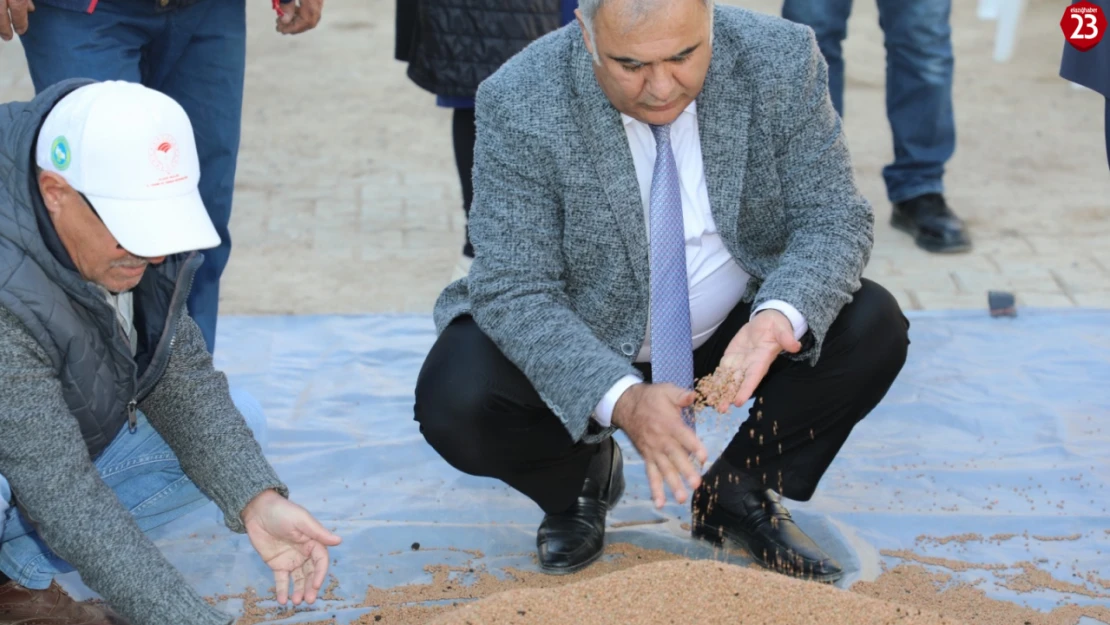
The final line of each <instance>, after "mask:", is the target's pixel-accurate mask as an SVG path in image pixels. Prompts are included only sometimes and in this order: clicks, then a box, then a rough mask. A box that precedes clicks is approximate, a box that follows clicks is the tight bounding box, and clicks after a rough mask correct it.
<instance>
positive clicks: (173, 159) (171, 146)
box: [150, 135, 178, 174]
mask: <svg viewBox="0 0 1110 625" xmlns="http://www.w3.org/2000/svg"><path fill="white" fill-rule="evenodd" d="M177 160H178V150H177V142H176V141H174V138H173V137H171V136H170V135H162V136H161V137H158V138H157V139H155V140H154V144H153V145H152V146H151V148H150V164H151V165H153V166H154V168H155V169H157V170H159V171H161V172H162V173H164V174H173V173H174V171H175V170H176V169H177Z"/></svg>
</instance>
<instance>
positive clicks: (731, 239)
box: [698, 42, 752, 256]
mask: <svg viewBox="0 0 1110 625" xmlns="http://www.w3.org/2000/svg"><path fill="white" fill-rule="evenodd" d="M722 43H723V42H717V44H716V45H715V46H714V50H713V60H712V61H711V62H710V64H709V73H708V74H707V75H706V79H705V84H704V86H703V87H702V91H701V93H700V94H699V95H698V134H699V136H700V139H701V154H702V161H703V163H704V166H705V184H706V187H707V189H708V191H709V207H710V210H711V212H712V213H713V221H714V222H715V223H716V224H717V232H718V233H720V235H721V238H722V240H723V241H724V242H725V244H726V245H727V246H728V247H729V250H730V251H731V252H732V254H733V256H736V255H737V254H738V252H739V250H738V249H736V247H737V246H738V239H739V232H740V230H739V228H740V208H741V207H740V192H741V189H742V188H743V185H744V172H745V163H746V160H747V154H748V120H749V118H750V115H751V111H750V109H751V104H752V102H751V98H750V96H749V94H748V93H747V92H746V90H745V89H743V88H738V86H737V85H736V84H733V83H735V82H736V80H737V79H736V78H735V74H734V65H735V63H736V58H735V56H733V55H730V54H729V53H728V50H730V48H729V47H728V46H726V45H721V44H722Z"/></svg>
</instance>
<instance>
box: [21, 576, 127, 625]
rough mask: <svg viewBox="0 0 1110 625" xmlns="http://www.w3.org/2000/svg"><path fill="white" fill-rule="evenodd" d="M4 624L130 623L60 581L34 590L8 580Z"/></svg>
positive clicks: (102, 624) (89, 624)
mask: <svg viewBox="0 0 1110 625" xmlns="http://www.w3.org/2000/svg"><path fill="white" fill-rule="evenodd" d="M0 625H128V624H127V621H125V620H123V619H122V618H120V617H119V616H116V614H114V613H113V612H112V611H111V610H109V609H108V608H107V607H101V606H95V605H92V604H88V603H79V602H77V601H74V600H73V598H72V597H70V596H69V595H67V594H66V593H65V591H64V590H62V587H61V586H59V585H58V583H57V582H50V588H47V589H46V590H30V589H27V588H24V587H23V586H20V585H19V584H16V583H15V582H8V583H6V584H4V585H2V586H0Z"/></svg>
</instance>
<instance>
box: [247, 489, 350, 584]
mask: <svg viewBox="0 0 1110 625" xmlns="http://www.w3.org/2000/svg"><path fill="white" fill-rule="evenodd" d="M242 517H243V524H244V525H245V526H246V528H247V536H248V537H249V538H250V541H251V545H253V546H254V549H255V551H257V552H258V555H260V556H262V560H263V561H264V562H266V565H267V566H269V567H270V568H271V569H273V571H274V586H275V588H276V589H277V601H278V603H279V604H281V605H285V602H286V601H287V600H288V598H289V581H290V576H292V581H293V605H300V603H301V601H302V600H303V601H306V602H307V603H314V602H315V601H316V593H317V592H319V591H320V587H321V586H323V585H324V579H325V578H326V577H327V574H328V546H335V545H338V544H339V543H340V540H341V539H340V538H339V537H338V536H336V535H335V534H332V533H331V532H329V531H327V530H326V529H324V527H323V526H322V525H320V522H319V521H317V520H316V519H315V518H313V516H312V515H311V514H309V513H308V511H307V510H305V509H304V508H302V507H300V506H298V505H297V504H295V503H293V502H291V501H289V500H288V499H286V498H284V497H282V496H281V495H279V494H278V493H277V492H275V491H272V490H268V491H265V492H263V493H262V494H260V495H258V496H257V497H255V498H254V499H253V500H251V502H250V503H249V504H247V507H246V508H245V509H244V510H243V514H242ZM306 583H307V586H306Z"/></svg>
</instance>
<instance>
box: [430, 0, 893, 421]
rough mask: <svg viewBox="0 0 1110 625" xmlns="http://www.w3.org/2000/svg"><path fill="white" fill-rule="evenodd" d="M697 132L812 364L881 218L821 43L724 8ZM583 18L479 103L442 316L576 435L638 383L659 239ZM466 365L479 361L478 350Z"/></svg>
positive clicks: (493, 80)
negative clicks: (472, 324)
mask: <svg viewBox="0 0 1110 625" xmlns="http://www.w3.org/2000/svg"><path fill="white" fill-rule="evenodd" d="M714 20H715V24H714V41H713V59H712V61H711V63H710V68H709V73H708V75H707V77H706V80H705V85H704V88H703V91H702V93H701V94H700V95H699V97H698V108H697V111H698V125H699V129H700V135H701V147H702V156H703V159H704V162H705V176H706V184H707V186H708V188H709V200H710V205H711V210H712V213H713V218H714V220H715V221H716V223H717V227H718V229H719V232H720V235H721V237H722V239H723V241H724V244H725V246H726V247H727V248H728V250H729V251H730V252H731V253H732V255H733V256H734V257H735V258H736V260H737V262H739V263H740V265H741V266H742V267H743V268H744V269H745V270H747V272H748V273H749V274H751V275H752V280H751V283H750V285H749V288H748V291H747V293H746V294H745V296H744V298H745V301H750V302H752V303H753V305H755V306H758V305H759V304H761V303H763V302H764V301H767V300H771V299H780V300H783V301H786V302H789V303H790V304H792V305H793V306H794V307H796V308H797V309H798V310H799V311H800V312H801V313H802V314H803V315H805V318H806V320H807V322H808V324H809V327H810V332H811V333H812V340H811V341H806V343H807V344H808V347H806V348H805V349H804V351H803V352H802V353H800V354H795V355H791V356H790V357H791V358H797V359H803V360H805V361H808V362H809V363H810V364H813V363H815V362H816V361H817V358H818V357H819V355H820V351H821V346H822V342H823V340H824V337H825V334H826V332H827V331H828V329H829V326H830V325H831V324H832V322H833V320H834V319H835V318H836V316H837V315H838V314H839V312H840V310H841V308H842V307H843V306H844V305H845V304H846V303H848V302H849V301H851V298H852V294H853V293H855V291H856V290H857V289H859V287H860V276H861V274H862V272H863V269H864V266H865V265H866V264H867V261H868V260H869V258H870V253H871V246H872V243H873V230H872V228H873V224H874V215H873V213H872V209H871V206H870V204H869V203H868V202H867V200H866V199H864V197H863V196H862V195H861V194H860V192H859V190H858V189H857V187H856V184H855V181H854V179H853V175H852V166H851V162H850V159H849V154H848V149H847V147H846V145H845V140H844V135H843V133H842V130H841V125H840V119H839V117H838V116H837V114H836V112H835V110H834V109H833V107H832V103H831V101H830V100H829V95H828V88H827V82H826V81H827V74H826V71H827V70H826V65H825V63H824V60H823V58H822V57H821V54H820V52H819V50H818V48H817V43H816V40H815V38H814V36H813V32H812V31H811V30H810V29H809V28H807V27H804V26H800V25H796V24H793V23H791V22H788V21H786V20H784V19H781V18H779V17H776V16H771V15H765V14H761V13H756V12H753V11H749V10H745V9H740V8H737V7H726V6H720V7H717V8H716V13H715V18H714ZM592 62H593V60H592V57H591V56H590V54H589V52H588V51H587V50H586V48H585V45H584V44H583V42H582V36H581V33H580V31H579V29H578V27H577V25H576V24H575V23H571V24H570V25H568V26H566V27H564V28H562V29H560V30H558V31H555V32H553V33H550V34H549V35H547V36H545V37H543V38H541V39H539V40H537V41H535V42H534V43H533V44H532V45H530V46H529V47H528V48H526V49H525V50H523V51H522V52H520V53H519V54H517V55H516V56H515V57H513V58H512V59H511V60H509V61H508V62H507V63H506V64H505V65H503V66H502V67H501V69H500V70H499V71H497V72H496V73H495V74H494V75H493V76H491V77H490V78H488V79H487V80H486V81H485V82H483V83H482V85H481V87H480V88H479V90H478V95H477V108H476V114H477V124H478V135H477V143H476V146H475V157H474V171H473V176H474V203H473V206H472V208H471V212H470V236H471V240H472V241H473V243H474V247H475V250H476V258H475V260H474V264H473V266H472V268H471V270H470V275H469V277H468V278H464V279H462V280H459V281H456V282H454V283H452V284H450V285H449V286H448V287H447V288H446V289H445V290H444V291H443V293H442V294H441V295H440V297H439V299H438V301H437V302H436V306H435V314H434V317H435V323H436V330H437V332H442V331H443V329H444V328H445V327H447V325H448V324H449V323H450V322H451V321H452V320H453V319H455V318H457V317H458V316H460V315H466V314H469V315H471V316H473V318H474V320H475V321H476V323H477V324H478V326H479V327H480V328H481V329H482V331H483V332H485V333H486V335H488V336H489V338H490V339H492V340H493V342H494V343H495V344H496V345H497V346H498V347H499V348H500V349H501V351H502V352H503V353H504V354H505V356H506V357H507V358H508V359H509V360H510V361H512V362H513V363H514V364H515V365H516V366H517V367H519V368H520V370H521V371H523V372H524V374H525V375H526V376H527V377H528V379H529V380H530V381H531V382H532V384H533V386H534V387H535V389H536V391H538V393H539V395H540V397H541V398H543V401H544V402H545V403H546V404H547V405H548V406H549V407H550V408H551V410H552V411H553V412H554V413H555V414H556V415H557V416H558V417H559V419H560V420H562V422H563V423H564V424H565V425H566V427H567V430H568V431H569V432H570V434H571V436H572V437H573V438H574V439H575V440H586V441H595V440H599V439H600V438H602V437H604V436H606V435H608V434H610V433H611V432H612V429H611V428H610V429H607V430H602V429H601V428H600V426H598V425H597V424H596V422H595V421H593V420H592V419H590V415H591V414H592V413H593V410H594V408H595V406H596V405H597V403H598V401H599V400H600V399H601V397H602V396H603V395H604V394H605V392H606V391H607V390H608V389H609V388H610V387H611V386H612V385H613V384H614V383H615V382H616V381H617V380H618V379H619V378H620V377H621V376H623V375H625V374H634V375H635V374H636V370H635V369H634V368H633V367H632V364H631V363H632V360H633V358H634V356H635V354H637V353H638V352H639V350H640V346H641V344H642V343H643V340H644V335H645V332H646V327H647V320H648V303H649V302H648V298H649V281H648V280H649V278H648V269H649V264H648V238H647V225H646V223H645V219H644V214H645V213H644V207H643V202H642V201H641V199H640V189H639V186H638V184H637V181H636V171H635V166H634V165H633V162H632V154H631V151H630V149H629V147H628V140H627V138H626V135H625V131H624V127H623V125H622V123H621V118H620V113H619V112H618V111H617V110H616V109H615V108H613V106H612V105H611V104H610V102H609V100H608V98H606V96H605V95H604V93H603V92H602V91H601V89H600V87H599V86H598V84H597V79H596V78H595V76H594V74H593V69H592ZM459 357H461V358H465V357H466V356H465V354H463V355H460V356H459Z"/></svg>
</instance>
